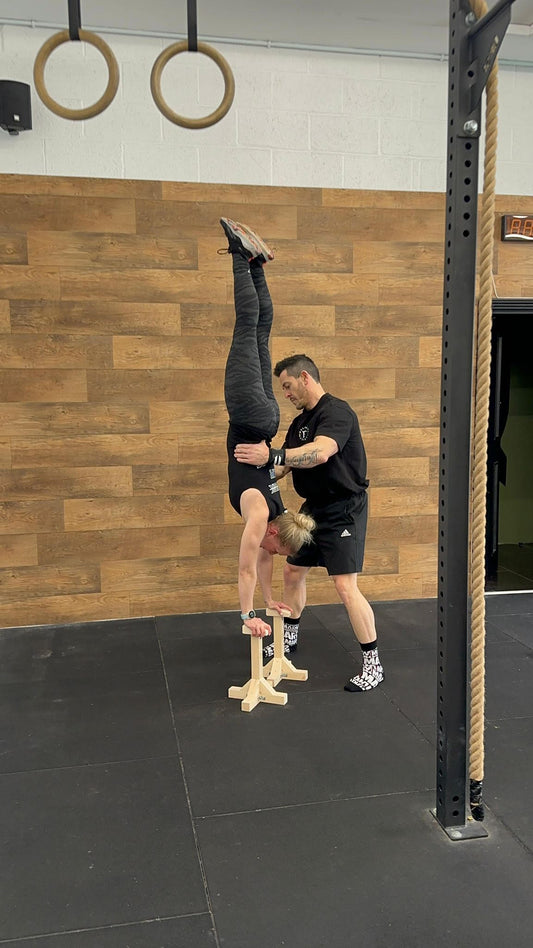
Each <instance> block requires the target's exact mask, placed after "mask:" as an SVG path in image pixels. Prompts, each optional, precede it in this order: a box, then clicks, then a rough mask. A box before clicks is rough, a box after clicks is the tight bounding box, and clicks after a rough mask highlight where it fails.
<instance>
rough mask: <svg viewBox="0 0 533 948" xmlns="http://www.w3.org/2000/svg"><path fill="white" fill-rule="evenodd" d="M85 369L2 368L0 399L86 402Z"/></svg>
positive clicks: (9, 400) (6, 400) (0, 373)
mask: <svg viewBox="0 0 533 948" xmlns="http://www.w3.org/2000/svg"><path fill="white" fill-rule="evenodd" d="M86 401H87V373H86V372H85V371H84V370H83V369H37V368H32V369H6V370H2V369H0V402H86Z"/></svg>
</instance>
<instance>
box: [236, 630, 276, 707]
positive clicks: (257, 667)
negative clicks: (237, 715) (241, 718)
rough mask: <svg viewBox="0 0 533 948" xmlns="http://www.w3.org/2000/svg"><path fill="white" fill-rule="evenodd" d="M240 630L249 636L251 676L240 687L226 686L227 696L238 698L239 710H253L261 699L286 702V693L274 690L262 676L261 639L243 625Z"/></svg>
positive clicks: (272, 702)
mask: <svg viewBox="0 0 533 948" xmlns="http://www.w3.org/2000/svg"><path fill="white" fill-rule="evenodd" d="M241 631H242V633H243V635H249V636H250V655H251V666H252V667H251V677H250V678H249V679H248V681H247V682H246V684H244V685H242V687H239V686H237V685H232V686H231V688H228V698H240V699H241V711H253V709H254V708H255V706H256V705H258V704H259V703H260V702H261V701H264V702H265V703H266V704H287V700H288V695H287V694H286V693H284V692H279V691H275V690H274V687H273V685H272V684H271V683H270V682H269V681H267V680H266V678H265V677H264V672H263V639H262V638H259V636H256V635H252V634H251V632H250V629H248V628H247V627H246V626H245V625H243V627H242V630H241Z"/></svg>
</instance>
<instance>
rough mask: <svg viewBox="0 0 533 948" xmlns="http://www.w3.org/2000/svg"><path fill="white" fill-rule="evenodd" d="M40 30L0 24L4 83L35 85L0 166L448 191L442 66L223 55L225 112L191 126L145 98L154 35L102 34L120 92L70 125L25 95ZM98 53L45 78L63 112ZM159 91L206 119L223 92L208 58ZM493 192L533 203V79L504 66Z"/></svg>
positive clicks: (88, 90) (93, 94) (242, 50)
mask: <svg viewBox="0 0 533 948" xmlns="http://www.w3.org/2000/svg"><path fill="white" fill-rule="evenodd" d="M49 35H51V33H50V32H49V31H46V30H41V29H29V28H24V27H2V28H1V29H0V49H1V54H2V55H1V63H2V66H1V74H0V78H5V79H16V80H19V81H22V82H27V83H29V84H30V86H31V87H32V108H33V130H32V131H31V132H24V133H22V134H20V135H19V136H18V137H16V136H13V137H12V136H9V135H8V134H7V133H5V132H0V171H2V172H7V173H10V172H19V173H24V174H50V175H82V176H94V177H118V178H120V177H126V178H140V179H156V180H161V179H163V180H176V181H205V182H220V183H229V184H265V185H290V186H301V187H327V188H342V187H346V188H377V189H395V190H396V189H398V190H420V191H442V190H443V189H444V187H445V162H446V156H445V151H446V120H447V105H446V99H447V83H448V74H447V64H446V63H445V62H438V61H432V60H417V59H400V58H391V57H378V56H361V55H351V54H336V53H328V52H324V53H321V52H305V51H297V50H279V49H272V48H271V49H267V48H262V47H246V46H224V47H220V52H222V54H223V55H224V57H225V58H226V59H227V60H228V62H229V63H230V65H231V68H232V70H233V73H234V76H235V83H236V94H235V101H234V104H233V106H232V108H231V110H230V112H229V113H228V115H227V116H226V117H225V118H224V119H223V120H222V121H221V122H219V123H218V124H217V125H215V126H212V127H211V128H208V129H204V130H201V131H196V130H188V129H183V128H179V127H177V126H175V125H173V124H172V123H170V122H169V121H168V120H167V119H166V118H164V117H163V116H162V115H161V113H160V112H159V111H158V110H157V108H156V107H155V104H154V103H153V100H152V97H151V93H150V72H151V69H152V65H153V63H154V61H155V59H156V58H157V56H158V55H159V53H160V52H161V51H162V49H163V48H164V47H165V46H166V45H167V44H166V42H163V40H157V39H149V38H138V39H137V38H132V37H127V36H115V35H105V36H104V39H105V40H106V41H107V42H108V44H109V45H110V46H111V48H112V50H113V52H114V53H115V55H116V57H117V60H118V62H119V67H120V86H119V91H118V93H117V96H116V98H115V100H114V102H113V103H112V104H111V106H110V107H109V108H108V109H107V110H106V112H104V113H103V114H102V115H100V116H98V117H96V118H94V119H90V120H88V121H84V122H71V121H67V120H65V119H61V118H59V117H57V116H55V115H54V114H53V113H51V112H49V111H48V110H47V109H46V108H45V107H44V105H43V104H42V103H41V101H40V99H39V98H38V96H37V94H36V93H35V91H34V90H33V63H34V60H35V56H36V54H37V52H38V50H39V49H40V47H41V45H42V44H43V42H44V41H45V39H46V38H47V37H48V36H49ZM106 78H107V72H106V67H105V64H104V62H103V59H102V57H101V55H100V53H99V52H98V51H97V50H95V49H94V48H92V47H90V46H88V45H86V44H79V45H78V44H66V45H64V46H62V47H60V48H59V49H58V50H56V51H55V52H54V53H53V55H52V57H51V58H50V60H49V64H48V67H47V70H46V82H47V87H48V89H49V92H50V94H51V95H52V96H54V97H55V98H57V99H58V100H59V101H60V102H61V103H62V104H64V105H67V106H69V107H71V108H79V107H81V106H82V105H83V106H85V105H88V104H90V103H91V102H94V101H95V100H96V99H97V98H98V97H99V96H100V95H101V93H102V91H103V88H104V86H105V83H106ZM162 88H163V93H164V96H165V98H166V99H167V101H168V103H169V105H170V106H171V107H172V108H173V109H174V110H175V111H177V112H180V113H182V114H184V115H187V116H189V117H198V116H202V115H206V114H208V113H210V112H212V111H213V110H214V109H215V108H216V107H217V106H218V104H219V102H220V100H221V98H222V94H223V81H222V77H221V74H220V72H219V71H218V69H217V67H216V66H215V65H214V63H212V62H211V60H209V59H207V58H206V57H205V56H199V55H195V54H192V53H185V54H182V55H180V56H179V57H176V58H175V59H174V60H172V61H171V62H169V64H168V65H167V67H166V68H165V71H164V73H163V79H162ZM499 93H500V109H499V116H500V118H499V124H500V131H499V146H498V166H497V190H498V191H499V193H508V194H533V163H532V162H531V161H530V154H531V147H532V145H533V131H532V129H533V120H532V115H531V108H532V107H533V106H532V103H533V71H532V70H527V69H521V68H518V67H502V68H500V83H499Z"/></svg>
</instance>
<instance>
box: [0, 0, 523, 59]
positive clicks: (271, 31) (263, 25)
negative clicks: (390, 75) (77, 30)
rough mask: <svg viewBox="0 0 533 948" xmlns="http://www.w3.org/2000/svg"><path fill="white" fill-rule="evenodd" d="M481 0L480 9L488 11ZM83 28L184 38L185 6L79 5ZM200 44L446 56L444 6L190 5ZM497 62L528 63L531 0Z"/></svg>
mask: <svg viewBox="0 0 533 948" xmlns="http://www.w3.org/2000/svg"><path fill="white" fill-rule="evenodd" d="M494 3H495V0H489V3H488V6H489V8H491V7H492V6H494ZM80 6H81V18H82V25H83V26H85V27H86V28H87V29H91V28H99V29H101V30H103V29H105V28H106V27H107V28H108V29H125V30H136V31H137V30H138V31H141V32H149V33H152V34H154V33H155V34H162V35H165V34H180V35H182V34H186V32H187V0H148V2H147V0H80ZM197 15H198V36H199V38H200V39H202V38H203V39H206V40H209V39H214V38H219V39H227V40H235V41H238V40H255V41H260V42H264V43H265V44H266V43H268V42H269V41H270V42H271V43H273V44H279V43H286V44H289V45H291V46H292V45H296V46H298V45H301V46H304V47H320V46H327V47H335V48H336V47H342V48H348V49H364V50H395V51H398V52H404V53H409V52H411V53H417V54H420V53H430V54H440V55H446V54H447V51H448V16H449V3H448V0H327V2H325V0H197ZM21 21H22V22H24V23H28V22H30V21H33V22H34V24H35V25H36V26H39V25H44V24H47V25H53V26H54V27H56V26H57V27H59V26H60V25H61V26H66V25H67V23H68V0H16V2H15V3H14V2H13V0H0V24H1V23H6V22H19V23H20V22H21ZM500 58H501V59H502V60H517V61H523V62H528V63H529V62H530V63H533V0H516V2H515V3H514V4H513V5H512V7H511V26H510V28H509V30H508V32H507V34H506V37H505V40H504V43H503V46H502V51H501V54H500Z"/></svg>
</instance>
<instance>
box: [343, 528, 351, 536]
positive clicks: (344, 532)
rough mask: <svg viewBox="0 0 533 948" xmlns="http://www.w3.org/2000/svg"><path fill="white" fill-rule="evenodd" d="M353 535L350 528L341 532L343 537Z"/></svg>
mask: <svg viewBox="0 0 533 948" xmlns="http://www.w3.org/2000/svg"><path fill="white" fill-rule="evenodd" d="M351 535H352V534H351V533H350V531H349V530H343V531H342V533H341V537H351Z"/></svg>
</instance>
